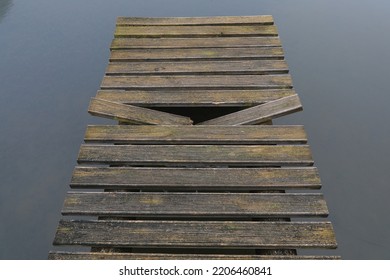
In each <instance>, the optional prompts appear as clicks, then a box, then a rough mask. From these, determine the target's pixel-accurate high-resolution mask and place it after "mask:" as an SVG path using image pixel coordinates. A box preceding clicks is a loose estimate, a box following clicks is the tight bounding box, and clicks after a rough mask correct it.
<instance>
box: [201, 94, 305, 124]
mask: <svg viewBox="0 0 390 280" xmlns="http://www.w3.org/2000/svg"><path fill="white" fill-rule="evenodd" d="M301 110H302V104H301V102H300V100H299V97H298V95H292V96H287V97H284V98H281V99H278V100H275V101H270V102H268V103H265V104H262V105H258V106H254V107H251V108H248V109H244V110H241V111H238V112H235V113H231V114H228V115H225V116H222V117H218V118H215V119H211V120H207V121H205V122H202V123H199V125H243V124H259V123H263V122H266V121H269V120H272V119H273V118H277V117H281V116H285V115H287V114H291V113H294V112H298V111H301Z"/></svg>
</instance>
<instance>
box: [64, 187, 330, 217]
mask: <svg viewBox="0 0 390 280" xmlns="http://www.w3.org/2000/svg"><path fill="white" fill-rule="evenodd" d="M216 202H217V203H216ZM62 214H63V215H89V216H91V215H96V216H131V217H197V218H200V217H210V218H220V217H222V218H227V217H229V218H232V217H234V218H237V217H240V218H245V217H246V218H248V217H249V218H251V217H252V218H256V217H315V216H319V217H326V216H328V209H327V206H326V202H325V200H324V198H323V196H322V195H321V194H267V193H158V192H157V193H145V192H140V193H137V192H133V193H129V192H111V193H110V192H85V193H80V192H71V193H68V195H67V197H66V199H65V203H64V207H63V209H62Z"/></svg>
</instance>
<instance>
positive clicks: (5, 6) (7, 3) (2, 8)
mask: <svg viewBox="0 0 390 280" xmlns="http://www.w3.org/2000/svg"><path fill="white" fill-rule="evenodd" d="M12 5H13V3H12V0H1V1H0V23H1V21H2V20H3V18H4V17H5V16H6V15H7V13H8V11H9V10H10V9H11V7H12Z"/></svg>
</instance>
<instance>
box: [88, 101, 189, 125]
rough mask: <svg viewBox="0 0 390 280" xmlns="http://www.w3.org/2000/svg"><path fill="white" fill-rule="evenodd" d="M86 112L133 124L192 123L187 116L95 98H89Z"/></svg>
mask: <svg viewBox="0 0 390 280" xmlns="http://www.w3.org/2000/svg"><path fill="white" fill-rule="evenodd" d="M88 112H89V113H90V114H91V115H94V116H99V117H105V118H110V119H114V120H119V121H121V122H127V123H134V124H181V125H190V124H192V121H191V119H190V118H188V117H184V116H179V115H174V114H169V113H164V112H160V111H156V110H151V109H147V108H141V107H136V106H132V105H125V104H120V103H116V102H111V101H107V100H103V99H96V98H92V99H91V102H90V104H89V109H88Z"/></svg>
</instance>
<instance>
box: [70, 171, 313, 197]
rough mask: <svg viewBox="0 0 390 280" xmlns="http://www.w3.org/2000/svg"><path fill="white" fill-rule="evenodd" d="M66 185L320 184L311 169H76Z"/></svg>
mask: <svg viewBox="0 0 390 280" xmlns="http://www.w3.org/2000/svg"><path fill="white" fill-rule="evenodd" d="M70 186H71V187H72V188H94V189H98V188H103V189H115V188H120V189H147V190H175V191H176V190H177V191H179V190H181V191H187V190H224V191H228V190H231V191H234V190H235V191H247V190H284V189H305V188H310V189H319V188H320V187H321V181H320V177H319V174H318V171H317V169H316V168H315V167H300V168H292V167H290V168H253V167H252V168H162V167H156V168H152V167H76V168H75V169H74V172H73V176H72V181H71V184H70Z"/></svg>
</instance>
